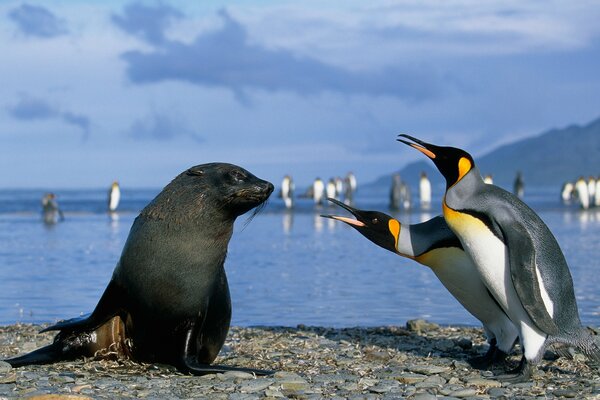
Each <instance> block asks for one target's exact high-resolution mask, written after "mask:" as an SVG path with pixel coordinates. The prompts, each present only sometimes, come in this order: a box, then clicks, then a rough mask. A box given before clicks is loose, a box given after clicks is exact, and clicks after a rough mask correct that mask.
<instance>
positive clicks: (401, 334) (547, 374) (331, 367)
mask: <svg viewBox="0 0 600 400" xmlns="http://www.w3.org/2000/svg"><path fill="white" fill-rule="evenodd" d="M43 326H46V325H21V324H17V325H7V326H0V358H2V359H4V358H7V357H10V356H15V355H17V354H22V353H24V352H28V351H32V350H34V349H36V348H38V347H41V346H43V345H45V344H48V343H50V342H51V340H52V338H53V337H54V334H53V333H51V332H48V333H44V334H38V333H37V332H38V331H39V329H41V328H42V327H43ZM596 332H598V330H596ZM486 350H487V344H486V343H485V340H484V337H483V333H482V329H481V328H475V327H469V326H440V325H437V324H434V323H428V322H426V321H422V320H414V321H409V322H408V323H407V325H406V326H403V327H400V326H384V327H355V328H326V327H310V326H304V325H299V326H297V327H295V328H293V327H270V326H269V327H259V326H256V327H232V328H231V329H230V331H229V335H228V337H227V341H226V342H225V345H224V346H223V349H222V350H221V352H220V353H219V356H218V357H217V360H216V361H215V363H216V364H222V365H232V366H238V367H250V368H259V369H268V370H274V371H276V373H275V374H274V375H272V376H267V377H258V378H256V377H254V376H252V375H250V374H246V373H238V372H228V373H225V374H216V375H206V376H202V377H198V376H189V375H183V374H181V373H179V372H177V371H176V370H175V369H174V368H172V367H169V366H164V365H154V364H139V363H134V362H131V361H109V360H99V361H96V360H85V361H84V360H76V361H70V362H61V363H56V364H50V365H41V366H37V365H36V366H27V367H21V368H15V369H13V368H11V367H10V365H8V364H7V363H3V362H0V399H4V398H6V399H13V398H34V399H35V398H36V396H44V395H45V396H46V397H45V398H46V399H50V398H52V397H48V395H62V396H63V397H62V398H65V399H69V398H71V399H86V398H92V399H118V398H146V399H159V398H161V399H164V398H185V399H188V398H215V399H236V400H238V399H240V400H241V399H248V400H249V399H260V398H285V397H288V398H297V399H313V398H314V399H317V398H350V399H392V398H395V399H397V398H408V399H418V400H428V399H436V398H449V399H452V398H468V399H488V398H489V399H504V398H523V399H529V398H531V399H533V398H578V399H583V398H585V399H600V374H599V372H598V370H597V369H594V368H593V367H591V366H589V365H588V364H587V363H586V361H585V358H584V357H583V356H582V355H580V354H576V355H575V357H574V358H573V359H566V358H563V357H561V358H558V359H554V358H555V357H554V356H555V354H554V353H552V352H547V355H548V356H549V357H546V358H545V359H544V360H542V361H541V362H540V364H539V367H538V370H537V372H536V375H535V377H534V379H533V380H532V381H531V382H527V383H521V384H507V383H503V382H499V381H497V380H495V379H494V375H497V374H501V373H502V372H503V371H504V369H503V367H494V368H493V369H492V370H489V371H482V370H477V369H473V368H471V366H470V365H469V364H468V359H469V358H470V357H473V356H475V355H482V354H483V353H485V351H486ZM519 359H520V352H519V351H518V349H517V350H516V351H513V354H511V357H510V358H509V360H508V366H512V367H514V366H516V365H517V364H518V361H519ZM65 396H67V397H65ZM69 396H70V397H69ZM40 398H44V397H40ZM55 398H56V397H55Z"/></svg>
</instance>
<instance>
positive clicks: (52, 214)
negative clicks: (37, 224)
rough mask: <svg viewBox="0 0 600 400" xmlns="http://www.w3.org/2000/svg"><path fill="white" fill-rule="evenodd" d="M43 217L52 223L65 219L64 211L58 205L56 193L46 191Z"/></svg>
mask: <svg viewBox="0 0 600 400" xmlns="http://www.w3.org/2000/svg"><path fill="white" fill-rule="evenodd" d="M42 219H43V220H44V223H45V224H48V225H52V224H55V223H57V222H59V221H62V220H64V219H65V216H64V215H63V212H62V211H61V210H60V208H59V207H58V202H57V201H56V195H55V194H54V193H46V194H44V196H43V197H42Z"/></svg>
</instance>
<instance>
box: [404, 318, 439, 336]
mask: <svg viewBox="0 0 600 400" xmlns="http://www.w3.org/2000/svg"><path fill="white" fill-rule="evenodd" d="M439 327H440V326H439V325H438V324H434V323H432V322H427V321H425V320H424V319H411V320H409V321H406V329H408V330H409V331H412V332H417V333H420V332H427V331H432V330H435V329H439Z"/></svg>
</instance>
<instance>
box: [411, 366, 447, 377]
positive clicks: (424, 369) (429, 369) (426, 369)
mask: <svg viewBox="0 0 600 400" xmlns="http://www.w3.org/2000/svg"><path fill="white" fill-rule="evenodd" d="M406 369H407V370H409V371H410V372H414V373H417V374H424V375H435V374H441V373H442V372H447V371H449V370H450V368H448V367H440V366H437V365H409V366H407V367H406Z"/></svg>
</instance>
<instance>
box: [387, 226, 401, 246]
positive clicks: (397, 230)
mask: <svg viewBox="0 0 600 400" xmlns="http://www.w3.org/2000/svg"><path fill="white" fill-rule="evenodd" d="M388 229H389V230H390V232H391V234H392V235H393V236H394V247H395V248H396V249H398V238H399V237H400V222H398V221H396V220H395V219H390V222H388Z"/></svg>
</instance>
